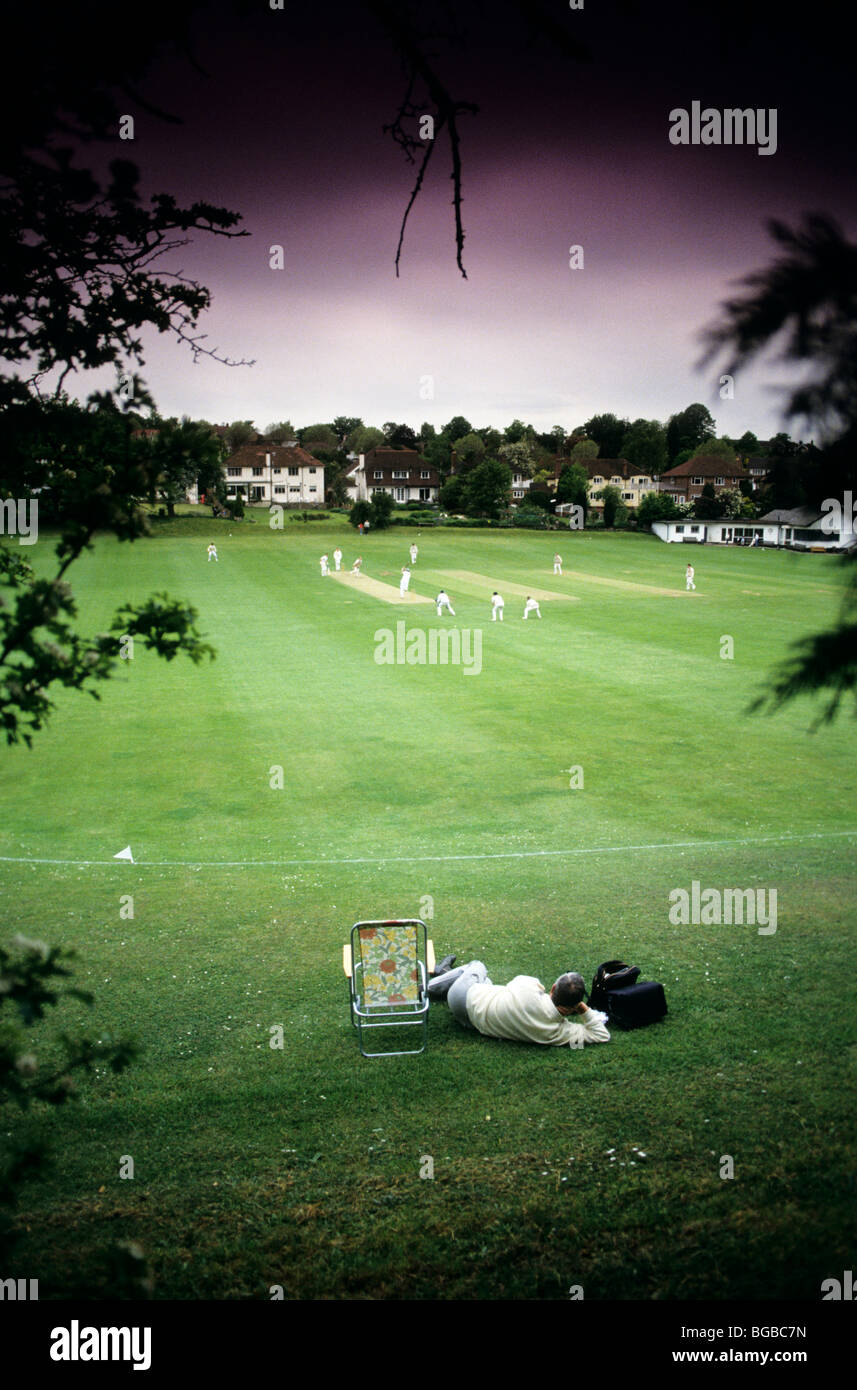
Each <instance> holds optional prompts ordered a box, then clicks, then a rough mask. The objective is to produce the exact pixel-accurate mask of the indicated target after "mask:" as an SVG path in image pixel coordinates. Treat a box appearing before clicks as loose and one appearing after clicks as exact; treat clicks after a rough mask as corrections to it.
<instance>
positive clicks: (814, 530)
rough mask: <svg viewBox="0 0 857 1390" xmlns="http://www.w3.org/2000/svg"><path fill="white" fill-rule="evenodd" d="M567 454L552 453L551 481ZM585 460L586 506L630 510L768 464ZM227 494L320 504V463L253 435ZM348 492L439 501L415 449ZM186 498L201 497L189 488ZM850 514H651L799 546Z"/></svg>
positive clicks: (692, 493) (362, 472)
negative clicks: (612, 495)
mask: <svg viewBox="0 0 857 1390" xmlns="http://www.w3.org/2000/svg"><path fill="white" fill-rule="evenodd" d="M566 463H567V460H566V459H562V458H559V457H557V458H555V459H554V460H553V465H554V466H553V478H552V479H551V480H549V486H550V482H552V483H553V487H554V489H555V487H556V484H557V482H558V480H559V475H560V473H561V471H562V468H563V467H564V466H565V464H566ZM583 466H584V467H585V469H586V472H587V474H588V477H589V497H590V506H591V508H592V510H593V512H594V513H595V514H596V515H597V513H598V511H599V510H600V509H602V508H603V501H602V499H601V493H602V492H603V489H604V488H605V487H607V486H608V485H610V486H613V487H615V488H617V489H618V490H619V493H620V496H621V498H622V501H623V502H624V503H625V505H626V506H627V507H628V509H629V510H630V511H632V512H633V511H635V510H636V508H637V507H638V506H639V505H640V502H641V501H642V500H643V498H644V497H645V496H646V495H647V494H648V493H651V492H661V493H664V494H666V495H667V496H670V497H672V499H673V501H675V502H676V503H679V504H681V503H692V502H694V501H695V500H696V499H697V498H698V497H699V496H700V495H701V494H702V491H703V488H704V487H705V486H706V484H708V483H710V484H712V486H713V487H714V490H715V492H720V491H723V490H724V489H726V488H730V489H739V488H740V486H741V484H742V483H744V484H746V483H748V482H749V484H750V489H751V491H756V490H758V489H759V488H760V487H761V486H762V485H763V483H764V481H765V478H766V476H767V472H768V463H767V460H766V459H764V458H762V457H758V456H751V457H749V458H747V459H746V460H744V461H742V462H737V461H735V462H733V461H731V460H729V459H725V458H723V457H721V456H706V455H701V456H700V457H698V458H693V459H688V460H687V461H686V462H685V463H681V464H679V465H678V466H677V467H676V468H670V469H668V470H667V471H666V472H665V473H663V474H661V476H660V477H659V478H654V477H652V476H650V475H648V474H645V473H641V472H640V471H639V469H634V468H633V466H632V465H631V464H630V463H629V462H628V460H627V459H600V458H596V459H587V460H584V462H583ZM225 467H226V488H227V494H228V495H230V496H235V494H236V493H237V492H238V491H240V492H241V494H242V496H244V497H245V498H246V499H247V500H248V501H249V502H251V503H258V504H261V505H268V506H270V505H271V504H272V503H279V504H280V505H282V506H285V507H322V506H323V505H324V500H325V491H324V489H325V469H324V464H323V463H322V462H321V460H320V459H317V458H315V457H314V456H313V455H312V454H310V453H308V452H307V451H306V450H305V449H302V448H300V446H299V445H297V444H271V443H267V442H265V441H258V442H257V443H255V444H244V445H242V447H241V448H240V449H237V450H236V451H235V452H234V453H233V454H232V455H231V457H230V458H229V459H227V461H226V465H225ZM345 482H346V488H347V492H348V497H349V499H350V501H351V502H355V501H358V500H367V501H368V500H370V499H371V497H372V495H373V493H376V492H389V493H390V494H391V495H392V496H393V498H394V499H395V501H396V502H399V503H404V502H422V503H424V504H425V505H426V506H431V505H433V504H436V503H437V500H438V494H439V490H440V476H439V474H438V471H437V469H436V468H435V467H433V466H432V465H431V464H429V463H427V462H426V460H425V459H424V458H422V456H421V455H420V454H418V453H417V451H416V450H415V449H388V448H384V447H379V448H375V449H371V450H370V451H369V452H368V453H366V454H361V455H360V456H359V457H358V458H356V459H354V461H353V462H352V463H351V465H350V467H349V468H348V469H347V470H346V473H345ZM530 483H531V480H530V479H529V478H526V477H524V475H523V474H522V473H514V474H513V477H512V500H513V502H515V503H518V504H520V503H521V502H523V501H524V500H525V498H526V495H527V491H528V490H529V487H530ZM189 500H191V501H197V500H199V499H198V498H197V496H196V495H195V493H194V494H193V495H191V496H190V499H189ZM853 525H854V523H853V517H850V516H848V515H846V516H845V518H844V520H843V521H842V522H841V523H840V524H839V526H838V529H833V527H832V526H831V524H830V517H829V516H825V515H823V514H822V513H821V512H820V511H816V510H813V509H811V508H806V507H803V508H800V507H799V508H794V509H792V510H791V511H781V512H777V511H774V512H769V513H767V515H765V516H762V517H759V518H758V520H756V521H748V520H745V519H740V520H735V519H734V518H733V519H723V520H719V521H696V520H693V519H690V518H685V519H683V520H681V521H659V522H655V523H654V525H653V527H652V530H653V531H654V533H655V535H657V536H659V537H660V539H661V540H663V541H666V542H667V543H670V544H674V543H676V542H680V543H691V544H694V543H695V544H721V545H735V544H742V545H769V546H770V545H773V546H790V547H793V548H798V549H800V548H803V549H824V550H835V549H841V548H843V547H851V546H853V545H855V544H857V538H855V534H854V529H853Z"/></svg>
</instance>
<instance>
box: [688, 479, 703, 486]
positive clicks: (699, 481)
mask: <svg viewBox="0 0 857 1390" xmlns="http://www.w3.org/2000/svg"><path fill="white" fill-rule="evenodd" d="M690 481H691V482H692V483H696V485H697V486H698V487H702V479H701V478H691V480H690Z"/></svg>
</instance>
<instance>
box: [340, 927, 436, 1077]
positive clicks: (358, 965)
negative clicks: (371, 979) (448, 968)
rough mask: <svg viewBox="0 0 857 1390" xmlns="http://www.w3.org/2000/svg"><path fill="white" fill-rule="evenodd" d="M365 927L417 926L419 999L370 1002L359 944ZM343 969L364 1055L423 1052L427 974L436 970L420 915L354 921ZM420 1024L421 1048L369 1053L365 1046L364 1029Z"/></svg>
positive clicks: (414, 1053)
mask: <svg viewBox="0 0 857 1390" xmlns="http://www.w3.org/2000/svg"><path fill="white" fill-rule="evenodd" d="M363 927H415V928H416V942H417V952H416V955H417V961H416V963H417V971H418V973H419V981H418V985H417V998H416V999H415V1000H414V1001H413V1002H412V1003H396V1004H371V1005H370V1004H367V1003H366V1000H365V998H364V995H363V988H362V982H363V971H364V968H365V962H364V960H363V953H362V950H361V943H360V936H359V933H360V930H361V928H363ZM342 968H343V970H344V971H345V974H346V976H347V977H348V1002H349V1007H350V1010H351V1023H352V1026H353V1027H354V1028H356V1029H357V1038H358V1042H359V1044H360V1051H361V1053H362V1054H363V1056H364V1057H416V1056H418V1055H419V1053H421V1052H424V1051H425V1049H426V1043H427V1041H428V1011H429V997H428V992H427V985H428V976H429V974H430V973H431V972H432V971H433V970H434V947H433V945H432V942H431V941H430V940H429V936H428V928H427V926H426V924H425V922H423V921H422V920H421V919H420V918H419V917H404V918H393V919H389V918H388V919H386V920H380V919H377V920H367V921H362V922H355V923H354V926H353V927H352V928H351V939H350V942H346V943H345V945H344V946H343V948H342ZM415 1026H416V1027H421V1029H422V1042H421V1045H420V1046H419V1047H412V1048H400V1049H398V1050H396V1051H393V1050H386V1051H381V1052H367V1051H366V1048H365V1046H364V1039H363V1031H364V1029H366V1030H368V1029H370V1028H413V1027H415Z"/></svg>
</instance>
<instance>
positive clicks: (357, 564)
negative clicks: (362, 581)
mask: <svg viewBox="0 0 857 1390" xmlns="http://www.w3.org/2000/svg"><path fill="white" fill-rule="evenodd" d="M362 564H363V556H362V555H358V556H357V559H356V560H355V561H354V566H353V568H352V570H351V573H352V574H359V573H360V566H361V565H362Z"/></svg>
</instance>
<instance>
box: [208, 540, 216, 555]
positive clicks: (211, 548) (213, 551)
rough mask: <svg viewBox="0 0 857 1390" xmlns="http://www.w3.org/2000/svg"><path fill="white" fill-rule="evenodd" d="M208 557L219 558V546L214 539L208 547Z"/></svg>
mask: <svg viewBox="0 0 857 1390" xmlns="http://www.w3.org/2000/svg"><path fill="white" fill-rule="evenodd" d="M208 558H209V560H216V559H217V546H216V545H215V544H214V541H212V542H211V545H210V546H209V547H208Z"/></svg>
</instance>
